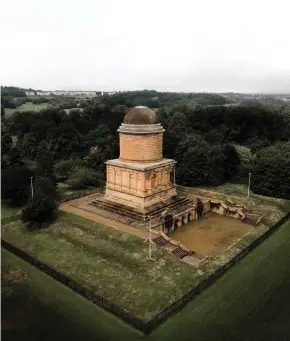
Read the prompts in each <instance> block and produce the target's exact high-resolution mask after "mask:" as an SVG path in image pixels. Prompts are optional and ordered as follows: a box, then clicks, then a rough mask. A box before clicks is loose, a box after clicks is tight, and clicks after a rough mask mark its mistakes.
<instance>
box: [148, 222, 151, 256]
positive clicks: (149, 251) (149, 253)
mask: <svg viewBox="0 0 290 341" xmlns="http://www.w3.org/2000/svg"><path fill="white" fill-rule="evenodd" d="M149 219H150V226H149V249H148V258H149V259H152V245H151V243H152V235H151V228H152V216H150V217H149Z"/></svg>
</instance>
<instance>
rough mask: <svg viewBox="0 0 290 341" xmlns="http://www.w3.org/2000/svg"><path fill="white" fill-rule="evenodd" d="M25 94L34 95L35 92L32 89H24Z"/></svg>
mask: <svg viewBox="0 0 290 341" xmlns="http://www.w3.org/2000/svg"><path fill="white" fill-rule="evenodd" d="M25 95H26V96H35V92H34V91H25Z"/></svg>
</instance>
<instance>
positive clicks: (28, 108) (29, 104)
mask: <svg viewBox="0 0 290 341" xmlns="http://www.w3.org/2000/svg"><path fill="white" fill-rule="evenodd" d="M47 106H48V103H41V104H33V103H32V102H26V103H24V104H22V105H20V106H19V107H17V108H15V109H10V108H7V109H5V117H6V118H8V117H10V116H12V115H13V113H14V112H15V111H20V112H21V111H36V112H37V111H39V110H42V109H46V108H47Z"/></svg>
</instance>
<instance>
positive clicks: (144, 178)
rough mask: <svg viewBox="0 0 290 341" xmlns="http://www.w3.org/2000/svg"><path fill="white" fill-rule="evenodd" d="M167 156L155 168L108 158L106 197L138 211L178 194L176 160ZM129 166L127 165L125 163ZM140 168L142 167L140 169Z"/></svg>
mask: <svg viewBox="0 0 290 341" xmlns="http://www.w3.org/2000/svg"><path fill="white" fill-rule="evenodd" d="M171 161H172V160H166V159H165V160H164V161H161V162H159V164H158V165H156V167H154V166H153V169H152V168H151V169H150V167H149V169H146V167H145V168H144V167H140V168H139V167H136V165H135V169H134V168H131V167H130V165H128V164H126V165H125V164H124V163H123V166H119V164H120V162H118V160H116V162H114V160H111V161H108V162H107V182H106V198H107V199H108V200H111V201H114V202H118V203H120V204H123V205H126V206H130V207H133V208H135V209H137V210H139V211H141V212H142V211H144V210H145V209H146V208H148V207H150V206H152V205H154V204H156V203H162V202H166V201H167V200H168V199H170V198H172V197H173V196H175V195H176V188H175V183H174V162H171ZM125 166H126V167H125ZM138 168H139V169H138Z"/></svg>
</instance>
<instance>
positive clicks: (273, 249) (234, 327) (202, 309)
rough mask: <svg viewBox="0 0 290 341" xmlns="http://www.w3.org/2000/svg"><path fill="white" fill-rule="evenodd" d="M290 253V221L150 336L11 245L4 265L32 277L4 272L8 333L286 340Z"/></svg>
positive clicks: (289, 333)
mask: <svg viewBox="0 0 290 341" xmlns="http://www.w3.org/2000/svg"><path fill="white" fill-rule="evenodd" d="M289 259H290V222H288V223H287V224H285V225H284V226H282V227H281V228H280V229H279V230H278V231H277V232H275V233H274V234H273V235H272V236H271V237H270V238H269V239H267V240H266V241H265V242H263V244H261V245H260V246H259V247H258V248H257V249H256V250H254V251H253V252H252V253H251V254H249V255H248V256H247V257H246V258H245V259H243V260H242V261H241V262H240V263H239V264H238V265H237V266H235V267H234V268H232V269H231V270H229V271H228V272H227V273H226V274H225V275H224V276H223V277H222V278H220V279H219V280H218V281H217V282H216V283H215V284H214V285H213V286H211V287H210V288H209V289H207V290H206V291H204V292H203V293H202V294H201V295H200V296H199V297H198V298H196V299H195V300H193V301H192V302H191V303H189V304H188V305H187V306H186V307H185V308H184V309H183V310H182V311H181V312H180V313H178V314H176V315H175V316H174V317H172V318H170V319H169V320H168V321H167V322H166V323H165V324H164V325H162V326H161V327H159V328H158V329H156V330H155V331H154V332H153V333H152V334H151V335H149V336H142V335H141V334H140V333H139V332H137V331H135V330H134V329H133V328H130V327H128V326H126V325H125V324H123V323H122V322H121V321H120V320H118V319H117V318H115V317H114V316H112V315H110V314H108V313H106V312H105V311H103V310H102V309H100V308H98V307H96V306H94V305H92V304H91V303H90V302H88V301H86V300H85V299H83V298H82V297H80V296H78V295H77V294H75V293H74V292H73V291H71V290H70V289H68V288H66V287H65V286H63V285H61V284H59V283H57V282H56V281H54V280H53V279H52V278H50V277H48V276H46V275H45V274H43V273H42V272H40V271H39V270H37V269H35V268H33V267H32V266H30V265H29V264H27V263H25V262H23V261H22V260H20V259H19V258H17V257H15V256H14V255H11V254H10V253H8V252H6V251H3V252H2V272H4V273H5V272H7V271H9V270H10V271H11V268H12V269H14V270H18V271H19V269H21V270H22V271H24V272H26V273H27V274H28V279H27V280H23V281H18V283H14V284H13V283H12V282H11V281H10V282H9V283H7V281H5V277H6V276H3V277H2V339H3V340H4V341H12V340H16V339H18V338H21V339H22V340H31V341H36V340H40V339H43V340H44V339H45V340H64V339H65V340H71V341H74V340H87V341H91V340H111V341H114V340H120V341H122V340H128V341H131V340H132V341H134V340H143V339H144V340H149V341H153V340H154V341H163V340H164V341H171V340H174V341H176V340H180V341H187V340H188V341H192V340H198V341H260V340H261V341H265V340H275V341H282V340H284V341H286V340H289V339H290V326H289V320H290V294H289V293H290V267H289ZM3 279H4V280H3ZM3 286H6V287H7V286H8V288H11V290H12V294H11V293H10V294H9V295H8V294H7V290H3ZM16 317H17V318H16ZM52 326H53V327H52Z"/></svg>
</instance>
